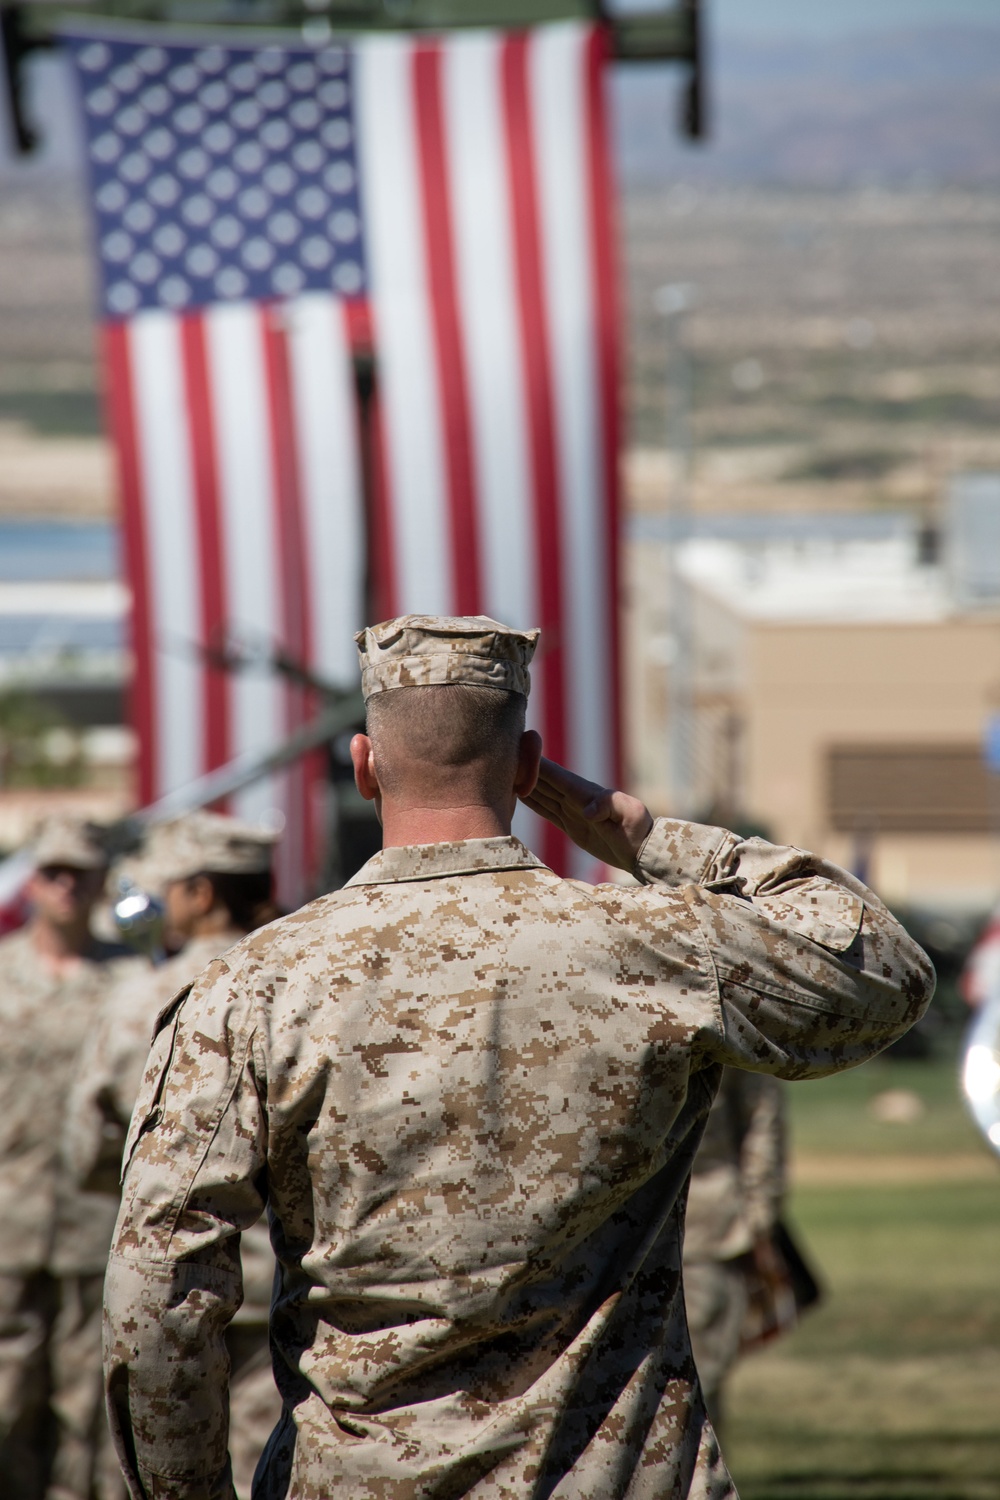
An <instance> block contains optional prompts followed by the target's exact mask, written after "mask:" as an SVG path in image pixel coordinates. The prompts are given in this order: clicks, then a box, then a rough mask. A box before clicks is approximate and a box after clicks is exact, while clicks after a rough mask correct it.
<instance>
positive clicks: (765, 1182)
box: [684, 1067, 785, 1423]
mask: <svg viewBox="0 0 1000 1500" xmlns="http://www.w3.org/2000/svg"><path fill="white" fill-rule="evenodd" d="M784 1194H785V1114H784V1099H783V1092H782V1085H781V1084H780V1083H779V1082H778V1080H777V1079H776V1078H773V1077H771V1076H770V1075H769V1074H766V1073H748V1072H746V1071H745V1070H744V1069H742V1068H732V1067H727V1068H723V1070H722V1081H721V1083H720V1085H719V1092H718V1093H717V1094H716V1096H715V1100H714V1103H713V1104H712V1108H711V1109H710V1110H709V1112H708V1118H707V1120H706V1122H705V1133H704V1135H703V1136H702V1138H701V1144H700V1146H699V1147H698V1150H697V1153H696V1155H695V1159H694V1165H693V1166H692V1169H691V1184H690V1187H689V1189H688V1201H687V1213H686V1215H685V1221H684V1304H685V1307H686V1308H687V1320H688V1330H689V1332H690V1334H691V1345H692V1349H693V1351H694V1362H695V1365H696V1367H697V1370H698V1378H699V1380H700V1383H701V1388H702V1393H703V1395H704V1397H705V1402H706V1405H707V1406H708V1409H709V1412H710V1414H711V1416H712V1418H713V1420H714V1421H715V1422H716V1423H718V1417H719V1407H720V1401H721V1387H722V1383H723V1381H724V1380H725V1377H726V1375H727V1374H728V1373H729V1371H730V1370H731V1369H732V1366H733V1364H734V1363H735V1361H736V1357H737V1355H738V1354H739V1351H740V1341H741V1335H742V1333H743V1325H744V1318H745V1315H746V1311H747V1303H748V1294H747V1291H748V1289H747V1260H748V1257H749V1252H750V1251H752V1249H753V1247H754V1245H755V1244H756V1243H757V1242H758V1241H760V1240H762V1239H764V1238H765V1237H766V1236H768V1235H770V1233H771V1232H772V1231H773V1229H774V1227H775V1225H776V1224H777V1222H778V1217H779V1215H780V1213H781V1205H782V1200H783V1198H784Z"/></svg>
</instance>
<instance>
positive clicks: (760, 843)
mask: <svg viewBox="0 0 1000 1500" xmlns="http://www.w3.org/2000/svg"><path fill="white" fill-rule="evenodd" d="M635 873H636V875H637V876H638V878H639V880H640V881H642V882H643V883H644V884H646V885H647V886H650V887H651V888H652V889H651V890H650V891H649V892H648V893H641V892H637V893H636V895H637V898H639V899H641V898H642V896H643V895H644V894H645V895H646V897H647V903H648V905H652V906H654V907H655V904H656V901H657V891H658V888H659V890H662V888H663V887H664V886H667V887H671V888H672V891H673V890H674V889H675V888H680V890H679V892H677V893H678V894H680V895H681V896H682V898H683V899H684V901H685V902H686V903H687V906H688V909H689V913H690V919H691V923H692V924H693V926H694V927H695V928H696V930H697V931H698V933H699V934H700V936H701V938H702V941H703V943H704V948H705V961H706V963H707V964H708V965H709V966H710V968H711V971H712V973H713V976H714V982H715V988H716V993H717V997H718V1002H719V1012H718V1014H717V1016H716V1017H715V1018H714V1020H713V1021H712V1023H711V1025H710V1026H708V1027H707V1028H706V1029H705V1032H704V1035H703V1038H702V1040H703V1045H704V1049H705V1051H706V1053H707V1055H708V1057H709V1058H710V1059H711V1060H712V1061H714V1062H719V1063H723V1064H732V1065H733V1066H736V1067H740V1068H750V1069H754V1070H758V1071H760V1072H767V1073H774V1074H776V1075H777V1076H778V1077H780V1078H789V1079H795V1078H819V1077H823V1076H824V1075H826V1074H828V1073H834V1072H838V1071H839V1070H840V1069H842V1068H848V1067H853V1066H854V1065H856V1064H857V1063H861V1062H864V1061H865V1060H866V1059H867V1058H869V1057H873V1056H874V1055H875V1054H876V1053H878V1052H880V1051H881V1050H882V1049H883V1048H884V1047H887V1046H889V1044H890V1043H891V1042H894V1041H895V1040H896V1039H897V1038H898V1037H900V1036H902V1035H903V1033H904V1032H906V1031H907V1030H909V1028H910V1027H911V1026H912V1025H913V1023H914V1022H915V1021H917V1020H919V1018H920V1016H921V1015H922V1014H923V1012H924V1011H925V1009H926V1008H927V1005H928V1004H929V1002H930V998H931V995H932V993H933V990H934V970H933V968H932V966H931V963H930V960H929V959H928V958H927V955H926V954H925V953H924V952H923V950H922V949H921V948H919V947H918V946H917V944H916V943H915V942H914V941H913V939H912V938H911V937H909V935H908V934H907V933H906V931H905V930H904V928H903V927H902V926H901V925H900V923H899V922H897V921H896V919H895V918H894V917H893V916H892V914H891V913H890V912H889V911H888V910H887V909H886V907H885V906H883V904H882V902H881V901H880V900H879V899H878V897H877V896H876V895H875V894H874V893H873V892H872V891H870V890H868V888H867V887H866V886H864V885H862V884H861V882H860V881H858V880H855V879H854V877H853V876H851V875H849V874H847V872H846V871H845V870H841V869H839V868H838V867H837V866H836V865H832V864H828V863H827V862H826V861H824V860H821V859H818V858H816V856H815V855H812V854H807V853H806V852H804V851H803V850H801V849H795V848H791V847H787V846H785V847H782V846H778V845H774V844H768V843H766V842H765V841H764V840H763V839H741V838H739V836H738V835H737V834H734V833H730V832H728V831H727V830H725V829H722V828H709V827H705V826H703V825H701V824H696V823H682V822H676V821H674V820H672V819H667V818H662V819H659V820H657V822H656V823H655V824H654V826H653V828H652V831H651V832H650V834H649V837H648V838H647V839H646V842H645V844H644V845H643V847H642V849H641V850H640V852H639V856H638V859H637V862H636V869H635ZM675 903H676V896H674V909H675ZM651 914H652V913H651V912H650V911H649V910H648V909H647V912H646V916H647V920H648V918H649V916H650V915H651Z"/></svg>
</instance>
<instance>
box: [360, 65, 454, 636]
mask: <svg viewBox="0 0 1000 1500" xmlns="http://www.w3.org/2000/svg"><path fill="white" fill-rule="evenodd" d="M413 45H414V44H413V43H412V42H411V41H410V40H409V39H408V38H405V37H388V36H385V37H376V38H366V39H365V40H363V41H361V42H359V44H358V48H357V54H356V58H357V66H356V75H355V76H356V80H357V81H356V93H355V99H356V108H357V119H358V149H359V156H360V175H361V191H362V197H363V204H364V221H365V231H366V238H365V251H366V255H367V258H368V275H369V285H370V297H371V302H372V307H373V315H374V323H375V339H376V343H377V346H378V351H379V381H380V388H381V395H382V402H383V407H382V409H383V415H384V427H385V435H386V449H387V453H386V461H387V467H388V471H389V472H388V489H389V509H390V516H391V521H390V525H391V528H392V537H391V545H392V548H393V555H394V559H395V563H396V571H397V579H398V589H399V599H398V606H399V610H400V613H411V612H414V613H425V614H450V613H451V610H452V598H451V582H450V559H451V545H450V541H449V535H448V521H447V511H446V506H447V498H446V497H447V488H446V484H445V466H444V457H443V452H442V443H443V441H444V433H443V431H442V421H441V403H440V398H439V393H438V389H437V379H436V374H435V368H436V367H435V354H434V343H433V339H432V330H431V315H430V292H429V289H428V285H427V268H426V265H425V257H424V225H423V216H422V213H421V203H420V185H421V178H420V163H419V160H418V155H417V145H416V142H417V119H416V110H415V107H414V98H413Z"/></svg>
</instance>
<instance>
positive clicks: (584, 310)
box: [531, 23, 611, 781]
mask: <svg viewBox="0 0 1000 1500" xmlns="http://www.w3.org/2000/svg"><path fill="white" fill-rule="evenodd" d="M587 36H588V29H587V28H585V27H582V26H580V25H578V24H575V23H569V24H567V25H560V26H551V27H546V28H544V29H543V30H541V31H539V32H538V33H537V35H536V36H535V37H534V39H533V41H532V44H531V82H532V104H533V110H534V120H535V122H536V143H535V145H536V160H537V162H538V198H539V209H540V215H541V223H542V254H543V264H544V270H545V281H546V307H547V310H548V316H549V342H550V348H551V351H552V363H553V373H554V380H553V386H554V390H555V402H556V425H557V439H558V444H559V459H560V475H561V478H562V490H563V493H562V496H561V500H562V504H561V529H562V542H563V558H564V568H563V580H564V587H565V591H566V599H565V618H564V626H563V632H564V639H565V641H566V645H567V652H566V666H567V682H566V687H567V693H566V699H567V712H568V716H569V743H570V744H571V745H572V746H573V759H574V769H575V770H577V771H579V772H580V774H581V775H583V776H588V777H591V778H592V779H593V780H596V781H606V780H607V778H608V777H609V775H610V773H611V744H610V738H609V736H610V732H611V704H610V698H609V692H608V690H609V686H610V679H609V675H608V671H609V665H610V658H609V645H610V630H609V622H608V618H607V600H608V585H607V577H606V562H605V557H604V554H605V545H604V510H603V506H602V492H603V487H604V486H603V470H602V465H601V456H602V446H601V432H600V416H601V410H600V402H599V399H598V388H597V367H596V366H597V352H596V326H597V319H596V309H595V307H594V280H593V274H592V255H593V252H592V245H591V239H592V231H591V225H590V216H589V214H588V211H587V210H588V200H589V193H590V183H589V174H588V170H587V157H586V142H587V128H586V120H587V107H588V105H587V95H586V68H587V55H586V44H587Z"/></svg>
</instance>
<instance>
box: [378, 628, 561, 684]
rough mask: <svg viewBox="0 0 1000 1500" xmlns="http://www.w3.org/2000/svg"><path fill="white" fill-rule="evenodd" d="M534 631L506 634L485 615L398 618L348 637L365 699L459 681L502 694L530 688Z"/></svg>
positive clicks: (535, 640)
mask: <svg viewBox="0 0 1000 1500" xmlns="http://www.w3.org/2000/svg"><path fill="white" fill-rule="evenodd" d="M540 634H541V632H540V631H538V630H512V629H511V627H510V626H509V625H501V624H500V623H499V621H497V620H491V619H490V618H489V616H488V615H461V616H458V617H455V618H452V617H449V616H444V615H401V616H400V618H399V619H398V620H385V621H383V623H382V624H381V625H369V626H368V627H367V628H366V629H365V630H359V631H358V633H357V635H356V636H355V637H354V642H355V645H356V646H357V648H358V662H359V665H360V667H361V690H362V692H363V693H364V696H365V699H366V701H367V699H369V698H371V697H373V696H374V694H375V693H387V692H389V691H391V689H393V688H401V687H434V686H443V685H446V684H448V683H454V682H461V683H465V684H466V686H469V687H490V688H498V689H500V690H502V691H504V692H512V693H523V694H524V696H525V698H527V696H528V693H529V692H530V690H531V676H530V674H529V672H528V663H529V662H530V661H531V658H532V656H534V654H535V647H536V646H537V644H538V637H539V635H540Z"/></svg>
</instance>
